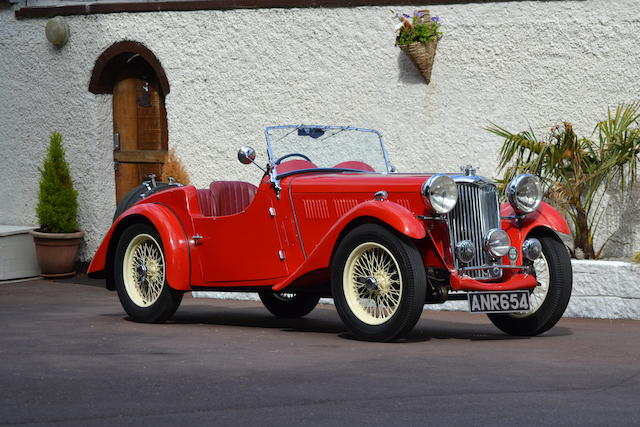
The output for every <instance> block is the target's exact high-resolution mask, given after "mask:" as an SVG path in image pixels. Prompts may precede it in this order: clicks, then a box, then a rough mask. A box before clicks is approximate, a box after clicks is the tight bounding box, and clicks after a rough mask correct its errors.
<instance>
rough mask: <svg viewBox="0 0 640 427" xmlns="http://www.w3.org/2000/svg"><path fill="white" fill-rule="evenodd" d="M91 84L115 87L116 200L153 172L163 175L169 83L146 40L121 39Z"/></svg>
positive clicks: (101, 89)
mask: <svg viewBox="0 0 640 427" xmlns="http://www.w3.org/2000/svg"><path fill="white" fill-rule="evenodd" d="M89 90H90V91H91V92H93V93H112V94H113V99H112V105H113V162H114V171H115V173H114V176H115V187H116V203H119V202H120V201H121V200H122V199H123V198H124V196H125V195H126V194H127V192H128V191H129V190H131V189H132V188H133V187H135V186H137V185H139V184H140V183H141V182H142V181H143V180H144V179H146V177H147V176H148V175H149V174H155V175H157V176H160V172H161V168H162V165H163V163H164V161H165V158H166V155H167V146H168V132H167V113H166V109H165V104H164V99H165V95H166V94H167V93H169V83H168V81H167V78H166V75H165V73H164V70H163V69H162V66H161V65H160V62H159V61H158V59H157V58H156V57H155V55H153V53H152V52H151V51H150V50H149V49H147V48H146V47H145V46H144V45H142V44H141V43H137V42H131V41H124V42H119V43H115V44H114V45H112V46H111V47H109V48H108V49H107V50H105V51H104V52H103V53H102V55H100V57H99V58H98V60H97V61H96V65H95V66H94V70H93V75H92V77H91V82H90V83H89Z"/></svg>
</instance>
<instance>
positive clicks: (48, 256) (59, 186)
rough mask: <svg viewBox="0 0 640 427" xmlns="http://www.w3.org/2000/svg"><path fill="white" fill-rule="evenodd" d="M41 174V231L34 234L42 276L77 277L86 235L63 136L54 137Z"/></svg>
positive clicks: (39, 202)
mask: <svg viewBox="0 0 640 427" xmlns="http://www.w3.org/2000/svg"><path fill="white" fill-rule="evenodd" d="M40 174H41V178H40V191H39V193H38V206H37V208H36V215H37V217H38V222H39V224H40V228H39V229H37V230H34V231H32V232H31V234H32V236H33V240H34V242H35V245H36V256H37V258H38V264H39V265H40V270H41V275H42V276H43V277H68V276H73V275H74V274H75V271H74V265H75V260H76V256H77V255H78V248H79V247H80V243H81V241H82V236H83V235H84V232H83V231H79V230H78V217H77V213H78V200H77V197H78V193H77V191H76V190H75V188H74V187H73V181H72V180H71V174H70V173H69V165H68V164H67V162H66V160H65V158H64V148H63V147H62V135H61V134H60V133H59V132H54V133H52V134H51V138H50V140H49V151H48V153H47V156H46V158H45V159H44V164H43V167H42V169H40Z"/></svg>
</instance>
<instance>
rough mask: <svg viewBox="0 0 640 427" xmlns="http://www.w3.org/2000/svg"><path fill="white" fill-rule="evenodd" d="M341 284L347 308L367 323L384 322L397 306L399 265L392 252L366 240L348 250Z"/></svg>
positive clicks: (398, 297) (399, 291)
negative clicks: (349, 251) (350, 250)
mask: <svg viewBox="0 0 640 427" xmlns="http://www.w3.org/2000/svg"><path fill="white" fill-rule="evenodd" d="M342 284H343V287H344V295H345V297H346V300H347V304H348V305H349V308H350V309H351V311H352V312H353V313H354V314H355V315H356V316H357V317H358V318H359V319H360V320H361V321H362V322H364V323H367V324H369V325H380V324H382V323H384V322H386V321H387V320H389V319H390V318H391V317H393V315H394V314H395V313H396V311H397V310H398V307H399V306H400V301H401V298H402V290H403V288H402V276H401V274H400V267H399V266H398V262H397V261H396V259H395V257H394V256H393V254H392V253H391V252H389V250H388V249H387V248H385V247H384V246H382V245H380V244H378V243H375V242H366V243H363V244H361V245H360V246H358V247H356V248H355V249H354V250H353V251H352V252H351V254H350V255H349V258H348V259H347V262H346V265H345V268H344V276H343V280H342Z"/></svg>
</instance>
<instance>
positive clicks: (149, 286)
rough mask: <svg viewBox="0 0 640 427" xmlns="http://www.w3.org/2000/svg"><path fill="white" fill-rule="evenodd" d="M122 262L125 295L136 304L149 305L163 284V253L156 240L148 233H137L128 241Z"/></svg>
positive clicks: (156, 298) (155, 298)
mask: <svg viewBox="0 0 640 427" xmlns="http://www.w3.org/2000/svg"><path fill="white" fill-rule="evenodd" d="M123 263H124V265H123V266H122V274H123V278H124V286H125V289H126V291H127V295H129V298H131V301H133V303H134V304H136V305H137V306H139V307H149V306H150V305H152V304H153V303H154V302H156V301H157V300H158V298H159V297H160V293H161V292H162V287H163V286H164V277H165V268H164V255H163V253H162V249H160V245H159V244H158V242H157V240H156V239H155V238H154V237H153V236H150V235H149V234H138V235H137V236H136V237H134V238H133V239H132V240H131V241H130V242H129V245H128V246H127V250H126V251H125V253H124V262H123Z"/></svg>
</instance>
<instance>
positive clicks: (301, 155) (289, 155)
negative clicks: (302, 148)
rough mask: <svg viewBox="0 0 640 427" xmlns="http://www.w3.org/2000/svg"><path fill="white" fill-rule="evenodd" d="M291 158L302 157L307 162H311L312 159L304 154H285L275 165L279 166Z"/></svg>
mask: <svg viewBox="0 0 640 427" xmlns="http://www.w3.org/2000/svg"><path fill="white" fill-rule="evenodd" d="M289 157H302V158H303V159H305V160H306V161H307V162H310V161H311V159H310V158H308V157H307V156H305V155H304V154H300V153H289V154H285V155H284V156H282V157H280V158H278V159H277V160H276V161H275V163H274V164H276V165H279V164H280V163H281V162H282V161H283V160H284V159H288V158H289Z"/></svg>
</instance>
